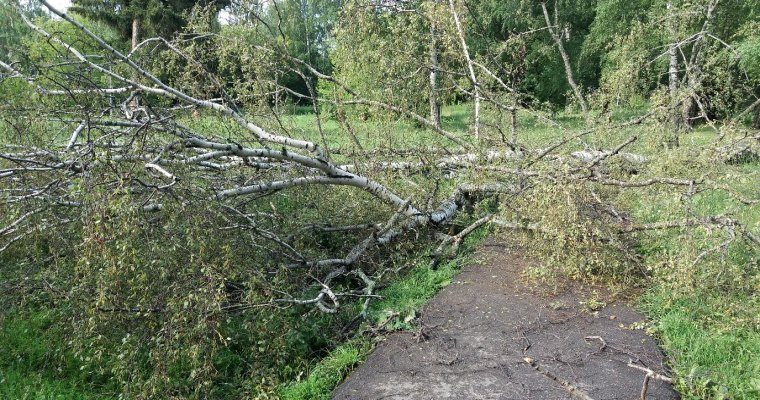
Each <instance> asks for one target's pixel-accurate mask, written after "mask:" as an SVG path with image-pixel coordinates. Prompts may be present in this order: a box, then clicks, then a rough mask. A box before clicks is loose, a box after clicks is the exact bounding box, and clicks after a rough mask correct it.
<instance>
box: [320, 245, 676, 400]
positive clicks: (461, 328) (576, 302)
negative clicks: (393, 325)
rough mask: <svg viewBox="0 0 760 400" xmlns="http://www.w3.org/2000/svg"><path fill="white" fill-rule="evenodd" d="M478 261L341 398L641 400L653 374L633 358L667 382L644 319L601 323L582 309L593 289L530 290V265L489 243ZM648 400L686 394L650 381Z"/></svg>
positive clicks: (381, 348) (613, 312)
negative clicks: (526, 279)
mask: <svg viewBox="0 0 760 400" xmlns="http://www.w3.org/2000/svg"><path fill="white" fill-rule="evenodd" d="M474 257H475V260H476V262H475V263H473V264H472V265H470V266H467V267H465V268H464V269H463V270H462V272H461V273H460V274H459V275H458V276H457V277H456V279H455V280H454V281H453V282H452V284H451V285H449V286H448V287H446V288H445V289H443V290H442V291H441V292H440V293H439V294H438V295H437V296H436V297H435V298H434V299H433V300H432V301H431V302H430V303H429V304H428V305H427V306H426V307H425V308H424V309H423V311H422V315H421V317H420V321H419V323H420V326H421V329H420V331H419V332H418V333H417V334H412V333H394V334H391V335H389V336H388V337H387V338H386V340H385V341H384V342H383V343H381V344H379V345H378V347H377V348H376V349H375V350H374V352H373V353H372V354H371V355H370V356H369V357H368V359H367V361H366V362H365V363H364V364H362V365H361V366H360V367H359V368H357V369H356V370H355V371H353V373H352V374H351V375H350V376H349V377H348V378H347V379H346V381H345V382H343V383H342V384H341V385H340V386H339V387H338V388H337V389H336V390H335V392H334V393H333V398H334V399H372V400H377V399H411V400H414V399H420V400H421V399H426V400H427V399H431V400H433V399H435V400H437V399H573V398H582V397H580V396H583V395H587V396H588V397H590V398H592V399H594V400H604V399H627V400H630V399H639V398H640V397H639V396H640V391H641V385H642V382H643V380H644V375H645V373H644V372H642V371H639V370H636V369H634V368H631V367H629V366H628V365H627V364H628V362H629V360H634V361H636V362H637V363H638V364H639V365H642V366H646V367H648V368H650V369H652V370H654V371H655V372H659V373H663V374H667V373H666V371H665V370H664V367H663V357H662V353H661V352H660V349H659V348H658V347H657V345H656V343H655V341H654V340H652V338H650V337H648V336H647V335H645V334H644V332H643V331H642V330H640V329H631V328H630V327H631V326H635V325H636V323H638V322H641V321H643V320H644V317H643V316H642V315H641V314H639V313H637V312H636V311H634V310H633V309H632V308H631V307H629V306H628V305H626V304H624V303H622V302H616V303H613V304H610V305H607V306H605V307H604V308H602V309H599V310H598V314H597V315H596V316H594V315H591V314H590V313H589V311H588V310H586V309H585V308H584V307H583V306H582V305H581V304H580V302H581V301H584V300H587V299H588V298H589V296H591V294H590V289H588V288H584V287H580V286H579V285H570V286H571V287H569V288H567V289H566V290H565V291H564V292H563V293H560V294H556V295H552V296H545V295H541V294H537V293H534V292H533V291H531V290H530V289H527V288H526V287H525V285H523V284H522V283H521V278H520V276H521V272H522V271H523V270H524V268H525V267H526V265H528V263H529V261H528V260H526V259H525V258H523V257H522V256H521V255H520V252H519V251H517V250H514V249H510V248H508V247H506V246H504V245H501V244H498V243H493V242H491V243H486V244H485V245H484V246H483V247H482V248H481V249H480V250H478V251H477V252H476V253H475V255H474ZM589 336H598V337H600V338H602V339H603V341H604V343H606V346H604V348H602V346H603V342H602V341H601V340H599V339H587V337H589ZM526 357H528V358H531V359H533V360H534V361H535V365H537V366H538V367H539V368H540V369H541V371H544V372H543V373H542V372H541V371H537V370H535V369H534V368H532V367H531V365H529V364H528V363H527V362H526V361H525V360H524V359H525V358H526ZM551 377H554V378H556V379H558V380H559V381H564V383H565V384H564V385H563V384H562V383H560V382H559V381H557V380H554V379H552V378H551ZM571 387H575V388H577V390H578V391H577V392H575V393H573V391H572V389H571ZM574 396H575V397H574ZM647 398H648V399H677V398H678V395H677V393H676V392H674V391H673V389H672V388H671V387H670V386H669V385H667V384H664V383H661V382H660V381H652V382H651V383H650V384H649V388H648V391H647Z"/></svg>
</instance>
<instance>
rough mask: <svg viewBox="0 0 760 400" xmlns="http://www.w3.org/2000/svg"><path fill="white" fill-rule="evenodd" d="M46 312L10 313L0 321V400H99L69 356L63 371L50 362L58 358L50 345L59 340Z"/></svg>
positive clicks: (51, 318)
mask: <svg viewBox="0 0 760 400" xmlns="http://www.w3.org/2000/svg"><path fill="white" fill-rule="evenodd" d="M54 323H55V319H54V317H53V316H52V315H51V314H50V313H47V312H33V313H31V314H25V315H24V314H21V313H18V312H15V311H14V310H7V311H4V312H3V315H2V317H0V398H2V399H67V400H68V399H72V400H75V399H100V398H107V396H103V395H101V394H98V393H93V392H92V391H91V390H89V389H87V388H88V387H89V388H91V387H92V385H91V383H92V382H87V377H86V376H84V375H83V374H82V373H80V370H79V369H78V368H77V364H76V362H75V360H74V357H73V355H71V354H65V355H63V357H65V358H67V360H66V362H65V363H64V365H65V366H64V367H60V366H59V367H58V368H51V367H50V366H51V365H60V363H55V362H53V360H52V359H53V358H54V357H59V356H60V355H59V354H57V353H58V351H57V350H56V349H54V348H53V344H54V343H56V342H58V341H59V340H60V338H61V333H60V331H59V330H58V329H57V328H56V326H55V325H54Z"/></svg>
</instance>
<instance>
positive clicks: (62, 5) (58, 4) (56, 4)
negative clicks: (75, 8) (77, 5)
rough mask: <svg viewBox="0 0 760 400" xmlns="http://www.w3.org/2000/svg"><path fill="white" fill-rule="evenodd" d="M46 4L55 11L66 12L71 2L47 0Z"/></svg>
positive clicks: (67, 0) (69, 0)
mask: <svg viewBox="0 0 760 400" xmlns="http://www.w3.org/2000/svg"><path fill="white" fill-rule="evenodd" d="M48 3H50V5H52V6H53V8H55V9H57V10H60V11H66V10H67V9H68V8H69V6H70V5H71V0H48Z"/></svg>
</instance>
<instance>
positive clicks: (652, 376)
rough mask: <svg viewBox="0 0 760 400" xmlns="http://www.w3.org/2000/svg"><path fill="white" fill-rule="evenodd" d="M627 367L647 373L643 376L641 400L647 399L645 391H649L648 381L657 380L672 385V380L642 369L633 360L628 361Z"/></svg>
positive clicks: (647, 369)
mask: <svg viewBox="0 0 760 400" xmlns="http://www.w3.org/2000/svg"><path fill="white" fill-rule="evenodd" d="M628 366H629V367H631V368H635V369H638V370H639V371H644V372H646V373H647V374H646V376H644V382H643V384H642V385H641V400H646V398H647V389H649V380H650V379H657V380H659V381H663V382H666V383H673V378H669V377H667V376H665V375H660V374H658V373H656V372H654V371H652V370H651V369H649V368H647V367H642V366H641V365H636V364H634V363H633V360H631V359H629V360H628Z"/></svg>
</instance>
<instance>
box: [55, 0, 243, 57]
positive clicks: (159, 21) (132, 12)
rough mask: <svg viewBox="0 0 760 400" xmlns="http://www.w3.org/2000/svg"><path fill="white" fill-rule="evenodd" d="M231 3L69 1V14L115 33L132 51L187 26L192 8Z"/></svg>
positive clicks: (221, 0)
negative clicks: (150, 39)
mask: <svg viewBox="0 0 760 400" xmlns="http://www.w3.org/2000/svg"><path fill="white" fill-rule="evenodd" d="M230 2H231V0H166V1H162V0H105V1H102V0H73V5H72V7H71V9H70V11H72V12H75V13H77V14H80V15H82V16H84V17H87V18H90V19H92V20H95V21H102V22H104V23H106V24H107V25H109V26H111V27H112V28H114V29H116V30H117V31H118V32H119V34H120V35H121V36H122V38H123V39H125V40H130V39H131V41H132V48H134V47H135V46H137V44H138V43H139V41H140V39H141V38H145V37H150V36H162V37H166V38H171V36H172V35H173V34H174V33H175V32H177V31H179V30H180V29H181V28H182V27H183V26H184V25H185V23H186V22H187V20H186V18H187V12H188V11H189V10H190V9H192V8H193V7H194V6H196V5H200V6H204V7H205V6H209V5H213V6H214V7H216V9H217V11H218V10H221V9H223V8H224V7H227V6H228V5H229V4H230Z"/></svg>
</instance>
